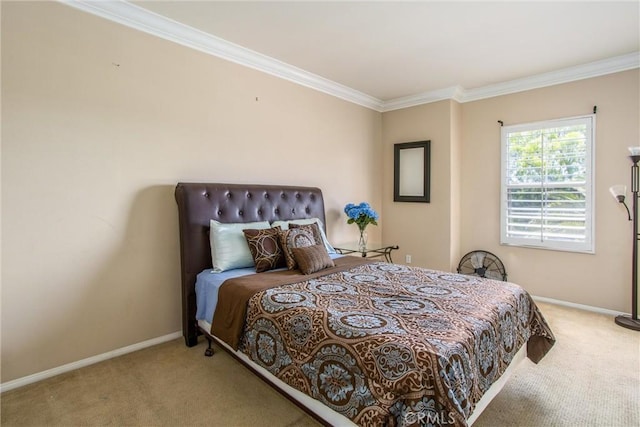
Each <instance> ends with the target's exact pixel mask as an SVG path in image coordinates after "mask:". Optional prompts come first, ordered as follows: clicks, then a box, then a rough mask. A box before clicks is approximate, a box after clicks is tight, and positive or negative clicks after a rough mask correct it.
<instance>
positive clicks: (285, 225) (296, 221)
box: [271, 218, 336, 254]
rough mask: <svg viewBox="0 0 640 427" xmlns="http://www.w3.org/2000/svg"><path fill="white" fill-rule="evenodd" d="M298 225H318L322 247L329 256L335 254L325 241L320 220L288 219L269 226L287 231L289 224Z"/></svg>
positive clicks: (325, 236) (326, 240)
mask: <svg viewBox="0 0 640 427" xmlns="http://www.w3.org/2000/svg"><path fill="white" fill-rule="evenodd" d="M290 223H293V224H298V225H307V224H315V223H317V224H318V228H319V229H320V235H321V236H322V242H323V243H324V247H325V248H326V249H327V252H329V253H330V254H335V253H336V250H335V249H334V248H333V246H331V245H330V244H329V240H328V239H327V235H326V234H324V226H323V225H322V221H321V220H320V218H305V219H290V220H287V221H274V222H273V223H272V224H271V226H272V227H276V226H280V228H281V229H283V230H288V229H289V224H290Z"/></svg>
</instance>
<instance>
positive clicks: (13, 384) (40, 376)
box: [0, 332, 182, 393]
mask: <svg viewBox="0 0 640 427" xmlns="http://www.w3.org/2000/svg"><path fill="white" fill-rule="evenodd" d="M181 336H182V332H174V333H172V334H168V335H164V336H161V337H157V338H152V339H150V340H147V341H142V342H139V343H136V344H131V345H128V346H126V347H122V348H118V349H116V350H112V351H108V352H106V353H102V354H98V355H96V356H92V357H88V358H86V359H82V360H78V361H77V362H71V363H67V364H66V365H62V366H58V367H57V368H52V369H47V370H46V371H42V372H38V373H35V374H32V375H28V376H26V377H22V378H18V379H15V380H12V381H7V382H6V383H2V384H0V393H3V392H5V391H9V390H13V389H14V388H18V387H22V386H25V385H27V384H31V383H35V382H38V381H42V380H44V379H47V378H51V377H54V376H56V375H60V374H63V373H65V372H69V371H73V370H75V369H80V368H84V367H85V366H89V365H93V364H94V363H98V362H103V361H105V360H108V359H113V358H114V357H118V356H122V355H123V354H127V353H132V352H134V351H138V350H142V349H143V348H147V347H151V346H154V345H157V344H162V343H164V342H167V341H171V340H174V339H176V338H180V337H181Z"/></svg>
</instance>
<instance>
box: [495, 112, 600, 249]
mask: <svg viewBox="0 0 640 427" xmlns="http://www.w3.org/2000/svg"><path fill="white" fill-rule="evenodd" d="M595 117H596V116H595V114H588V115H583V116H574V117H564V118H559V119H550V120H543V121H538V122H531V123H521V124H516V125H509V126H502V127H501V131H500V146H501V166H500V168H501V175H500V177H501V181H500V244H501V245H507V246H519V247H526V248H535V249H548V250H555V251H567V252H577V253H588V254H594V253H595V191H594V187H595V172H596V169H595V150H596V118H595ZM576 123H580V124H586V125H587V132H586V153H585V163H584V166H585V233H584V236H585V241H584V242H567V241H560V240H552V239H545V238H544V236H543V234H542V231H541V236H540V237H541V240H540V241H535V240H533V239H531V238H518V237H513V236H509V235H508V233H507V232H508V228H507V219H508V217H509V205H508V191H509V189H510V188H514V186H513V185H512V186H510V185H509V183H508V173H507V172H508V167H509V158H508V135H509V134H511V133H514V132H523V131H535V130H543V129H550V128H557V127H563V126H570V125H572V124H576ZM551 187H553V184H552V185H551ZM540 188H541V189H542V190H543V192H544V189H545V182H544V178H543V179H542V180H541V183H540ZM547 188H549V187H547ZM544 217H545V215H544V214H543V213H542V214H541V218H544ZM547 217H548V215H547Z"/></svg>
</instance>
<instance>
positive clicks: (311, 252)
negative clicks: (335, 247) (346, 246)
mask: <svg viewBox="0 0 640 427" xmlns="http://www.w3.org/2000/svg"><path fill="white" fill-rule="evenodd" d="M291 251H292V252H293V257H294V258H295V260H296V262H297V263H298V268H300V271H301V272H302V274H311V273H315V272H316V271H320V270H324V269H325V268H329V267H334V266H335V264H334V263H333V260H332V259H331V258H330V257H329V252H327V248H325V247H324V245H323V244H320V245H313V246H306V247H304V248H293V249H292V250H291Z"/></svg>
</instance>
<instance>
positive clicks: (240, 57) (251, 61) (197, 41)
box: [58, 0, 383, 111]
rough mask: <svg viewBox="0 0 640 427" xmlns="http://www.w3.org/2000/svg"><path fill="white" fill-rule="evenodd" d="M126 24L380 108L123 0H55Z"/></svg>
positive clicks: (340, 87) (321, 80)
mask: <svg viewBox="0 0 640 427" xmlns="http://www.w3.org/2000/svg"><path fill="white" fill-rule="evenodd" d="M58 1H59V2H60V3H63V4H66V5H67V6H71V7H73V8H76V9H79V10H82V11H84V12H88V13H91V14H93V15H97V16H99V17H101V18H105V19H108V20H110V21H113V22H117V23H119V24H122V25H126V26H127V27H130V28H134V29H136V30H139V31H143V32H145V33H148V34H151V35H154V36H157V37H160V38H163V39H165V40H169V41H172V42H174V43H178V44H180V45H183V46H186V47H190V48H192V49H196V50H199V51H201V52H204V53H207V54H210V55H213V56H216V57H219V58H222V59H226V60H228V61H231V62H234V63H236V64H240V65H244V66H246V67H249V68H253V69H255V70H259V71H262V72H264V73H267V74H271V75H273V76H276V77H280V78H282V79H285V80H289V81H291V82H293V83H297V84H300V85H302V86H306V87H309V88H312V89H315V90H318V91H320V92H324V93H327V94H329V95H332V96H335V97H337V98H340V99H344V100H345V101H349V102H352V103H354V104H358V105H361V106H363V107H367V108H371V109H373V110H376V111H381V109H382V105H383V101H382V100H380V99H378V98H375V97H373V96H370V95H367V94H365V93H362V92H360V91H357V90H355V89H352V88H350V87H347V86H344V85H341V84H339V83H336V82H334V81H331V80H329V79H326V78H324V77H321V76H318V75H316V74H313V73H310V72H308V71H305V70H303V69H301V68H297V67H294V66H292V65H289V64H286V63H284V62H282V61H278V60H277V59H274V58H271V57H269V56H266V55H263V54H261V53H258V52H255V51H253V50H250V49H247V48H244V47H242V46H240V45H237V44H235V43H231V42H229V41H227V40H224V39H221V38H219V37H216V36H213V35H211V34H208V33H205V32H203V31H200V30H197V29H195V28H193V27H190V26H188V25H184V24H182V23H180V22H177V21H174V20H172V19H169V18H166V17H164V16H162V15H158V14H157V13H154V12H151V11H150V10H147V9H144V8H142V7H139V6H136V5H134V4H132V3H129V2H127V1H124V0H114V1H90V0H58Z"/></svg>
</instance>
